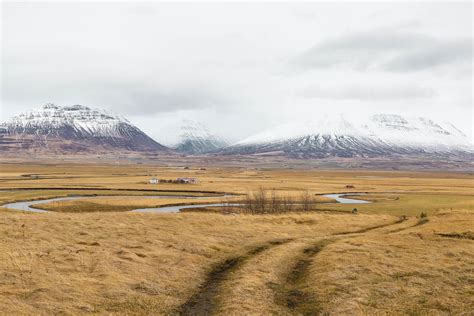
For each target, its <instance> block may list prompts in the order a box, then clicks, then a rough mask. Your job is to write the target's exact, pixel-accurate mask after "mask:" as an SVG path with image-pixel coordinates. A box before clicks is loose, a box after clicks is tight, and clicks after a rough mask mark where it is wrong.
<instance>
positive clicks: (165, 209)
mask: <svg viewBox="0 0 474 316" xmlns="http://www.w3.org/2000/svg"><path fill="white" fill-rule="evenodd" d="M348 195H351V196H354V195H361V194H360V193H340V194H324V195H322V196H324V197H328V198H331V199H334V200H336V202H337V203H341V204H366V203H371V202H370V201H365V200H356V199H350V198H346V197H345V196H348ZM228 196H229V195H222V196H180V195H171V196H169V195H168V196H166V195H145V196H140V197H144V198H155V199H165V198H168V199H169V198H176V199H192V200H199V199H208V198H225V197H228ZM104 197H105V198H114V197H121V198H124V197H139V196H137V195H112V196H111V195H99V196H67V197H59V198H51V199H43V200H34V201H21V202H14V203H9V204H5V205H2V207H6V208H9V209H12V210H16V211H25V212H36V213H48V211H45V210H41V209H39V208H35V207H34V206H35V205H37V204H43V203H50V202H57V201H72V200H77V199H84V198H88V199H90V198H92V199H93V198H104ZM238 205H239V204H230V206H238ZM221 206H229V204H227V203H207V204H189V205H175V206H161V207H150V208H138V209H134V210H132V211H131V212H143V213H144V212H147V213H148V212H156V213H177V212H179V211H180V210H184V209H189V208H206V207H221Z"/></svg>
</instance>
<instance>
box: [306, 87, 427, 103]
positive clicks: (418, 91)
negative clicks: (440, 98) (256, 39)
mask: <svg viewBox="0 0 474 316" xmlns="http://www.w3.org/2000/svg"><path fill="white" fill-rule="evenodd" d="M302 95H303V96H304V97H307V98H320V99H336V100H358V101H367V102H380V101H399V100H405V101H407V100H411V99H429V98H433V97H435V95H436V93H435V92H434V91H433V90H431V89H427V88H422V87H419V86H415V85H413V86H408V85H405V86H404V85H400V86H386V85H385V86H384V85H380V84H372V85H365V86H364V85H360V84H352V85H350V86H342V87H341V86H312V87H308V88H306V89H304V90H303V91H302Z"/></svg>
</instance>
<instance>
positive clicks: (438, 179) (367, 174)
mask: <svg viewBox="0 0 474 316" xmlns="http://www.w3.org/2000/svg"><path fill="white" fill-rule="evenodd" d="M26 174H39V175H40V179H37V180H34V179H30V178H28V177H25V176H23V175H26ZM150 176H157V177H159V178H173V177H179V176H194V177H198V178H199V179H200V180H201V182H200V184H198V185H183V184H163V185H162V184H160V185H149V184H147V183H146V181H147V179H149V177H150ZM346 185H354V186H355V188H354V189H346V188H345V186H346ZM260 187H265V188H268V189H272V188H275V189H276V190H278V191H279V192H280V193H281V194H284V195H286V194H289V195H291V196H298V195H299V194H301V192H302V191H303V190H306V189H307V190H309V191H310V192H311V193H312V194H322V193H332V192H347V191H352V192H370V194H369V195H367V199H371V200H373V201H374V202H375V203H373V204H364V205H338V204H334V203H327V204H319V205H318V207H319V208H321V209H330V210H342V211H350V210H351V209H352V208H354V207H357V208H358V210H359V214H357V215H353V214H349V213H340V214H338V213H322V212H311V213H291V214H280V215H257V216H253V215H243V214H240V215H235V214H234V215H222V214H215V213H206V212H190V213H179V214H143V213H129V212H118V211H124V210H129V209H132V208H138V207H139V208H141V207H154V206H159V205H165V204H166V205H167V204H176V203H207V202H214V201H218V200H219V199H216V198H214V197H210V198H208V199H202V200H201V199H200V200H189V199H182V198H178V197H177V198H165V199H153V198H149V197H148V198H147V197H145V196H143V195H157V194H163V195H170V194H176V195H180V194H183V192H179V191H180V190H183V191H192V192H185V194H194V195H200V196H202V195H209V192H213V191H214V192H228V193H242V194H245V193H247V192H248V191H254V190H257V189H259V188H260ZM2 188H3V189H17V190H11V191H3V192H2V191H0V204H3V203H7V202H12V201H17V200H34V199H44V198H50V197H56V196H58V197H59V196H67V195H90V194H99V195H114V197H110V196H109V197H100V198H84V199H81V200H77V201H66V202H54V203H49V204H47V205H42V207H43V208H47V209H50V210H54V211H58V212H51V213H41V214H39V213H26V212H25V213H24V212H16V211H9V210H6V209H2V208H0V311H1V313H3V314H30V315H32V314H35V315H36V314H44V315H49V314H61V313H63V314H82V313H84V314H85V313H96V314H148V315H149V314H176V313H177V312H179V311H185V310H186V309H185V307H193V306H199V308H202V309H201V311H202V310H210V311H212V312H214V313H217V314H225V315H228V314H305V313H306V314H307V313H310V314H311V313H312V314H317V313H320V312H325V311H328V312H330V313H331V314H385V313H388V314H469V312H470V311H472V310H474V303H473V299H472V298H473V297H474V293H473V290H472V289H473V285H474V283H473V280H474V275H473V268H472V267H473V266H474V261H473V259H472V258H474V241H473V240H472V239H470V238H471V237H472V235H473V234H474V232H473V229H472V227H474V199H473V195H472V191H473V190H472V189H473V176H472V174H459V173H435V172H430V173H428V172H419V173H417V172H387V171H383V172H382V171H339V170H338V171H334V170H254V169H252V170H249V169H243V168H207V170H197V168H196V169H190V170H185V169H182V168H175V167H155V166H146V165H122V166H115V165H92V164H89V165H86V164H84V165H80V164H63V165H45V164H37V165H31V164H29V165H28V164H3V165H0V190H2ZM21 188H23V189H24V188H30V190H18V189H21ZM31 188H37V189H41V190H31ZM52 188H56V189H55V190H54V189H52ZM66 188H67V189H66ZM86 188H87V189H88V190H85V189H86ZM126 190H135V191H126ZM136 190H154V191H156V192H153V191H136ZM158 190H161V191H158ZM170 190H172V191H171V192H170ZM165 191H168V192H165ZM202 191H208V193H202ZM116 195H126V196H127V197H125V196H124V197H115V196H116ZM130 195H137V197H129V196H130ZM320 202H322V201H320ZM326 202H327V201H326ZM91 210H94V211H95V212H93V213H89V212H88V211H91ZM63 211H69V212H71V211H73V212H72V213H63ZM84 211H87V212H85V213H84ZM97 211H101V212H102V213H101V212H97ZM105 211H107V212H106V213H103V212H105ZM74 212H77V214H76V213H74ZM421 212H425V213H428V217H427V221H426V220H425V222H424V223H423V224H422V225H419V223H420V219H419V218H416V217H415V216H418V215H420V213H421ZM400 215H407V216H408V219H407V220H406V221H403V222H398V219H399V216H400ZM375 227H378V228H375ZM371 228H373V229H371Z"/></svg>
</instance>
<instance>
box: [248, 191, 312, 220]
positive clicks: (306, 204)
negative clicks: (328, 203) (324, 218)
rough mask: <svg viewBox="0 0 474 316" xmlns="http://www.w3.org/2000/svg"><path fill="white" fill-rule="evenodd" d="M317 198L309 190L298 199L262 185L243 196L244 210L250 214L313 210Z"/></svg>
mask: <svg viewBox="0 0 474 316" xmlns="http://www.w3.org/2000/svg"><path fill="white" fill-rule="evenodd" d="M315 202H316V201H315V199H314V196H313V195H312V194H310V193H309V191H304V192H303V193H302V194H301V196H300V197H299V198H297V199H293V198H292V197H291V196H290V195H286V196H281V195H279V194H278V191H277V190H275V189H272V190H270V191H269V190H267V189H264V188H262V187H260V188H259V189H258V190H257V191H255V192H248V193H247V194H246V195H245V197H244V198H243V201H242V202H241V204H242V208H241V210H242V212H244V213H249V214H278V213H283V212H292V211H299V210H301V211H305V212H307V211H311V210H312V209H313V208H314V205H315Z"/></svg>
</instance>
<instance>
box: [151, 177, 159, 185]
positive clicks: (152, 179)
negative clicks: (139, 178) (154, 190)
mask: <svg viewBox="0 0 474 316" xmlns="http://www.w3.org/2000/svg"><path fill="white" fill-rule="evenodd" d="M148 182H149V183H150V184H158V183H160V180H159V179H157V178H151V179H150V180H149V181H148Z"/></svg>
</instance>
